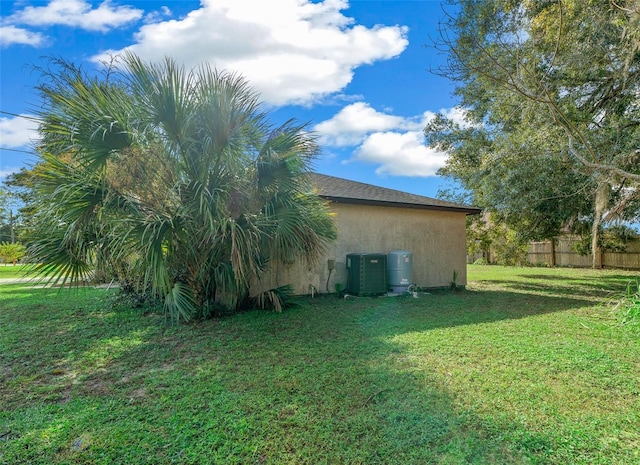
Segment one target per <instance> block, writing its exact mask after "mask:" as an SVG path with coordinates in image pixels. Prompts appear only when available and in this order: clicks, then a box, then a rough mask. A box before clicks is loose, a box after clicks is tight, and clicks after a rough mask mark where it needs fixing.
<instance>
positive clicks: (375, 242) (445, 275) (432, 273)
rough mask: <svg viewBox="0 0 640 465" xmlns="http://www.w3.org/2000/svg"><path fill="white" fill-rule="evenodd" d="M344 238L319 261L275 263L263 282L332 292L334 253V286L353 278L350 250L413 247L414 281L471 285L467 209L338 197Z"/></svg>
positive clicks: (339, 224) (337, 218) (298, 291)
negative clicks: (373, 203) (362, 202)
mask: <svg viewBox="0 0 640 465" xmlns="http://www.w3.org/2000/svg"><path fill="white" fill-rule="evenodd" d="M331 210H332V211H333V212H334V214H335V222H336V227H337V230H338V239H337V240H336V241H335V243H333V244H331V245H330V246H329V247H328V248H327V251H326V253H325V254H324V257H323V258H322V259H321V260H320V261H319V262H318V263H316V264H307V263H296V264H292V265H282V264H280V265H274V267H273V269H272V270H271V272H270V273H268V274H267V276H265V279H264V280H263V282H262V283H261V285H260V286H259V287H260V288H262V289H269V288H272V287H276V286H281V285H285V284H291V285H292V286H293V287H294V290H295V292H296V294H308V293H310V291H311V286H313V287H314V288H315V289H316V290H317V291H319V292H322V293H324V292H326V288H327V277H328V274H329V270H328V267H327V260H328V259H335V262H336V264H335V270H334V271H333V273H332V274H331V277H330V279H329V285H328V288H329V292H334V291H335V287H334V285H335V283H341V284H342V285H343V287H344V285H345V284H346V281H347V270H346V263H345V260H346V255H347V254H350V253H384V254H387V253H389V252H392V251H394V250H407V251H410V252H412V254H413V281H414V282H415V283H416V284H417V285H418V286H421V287H443V286H449V284H450V283H451V280H452V277H453V272H454V270H455V271H457V273H458V277H457V284H459V285H466V283H467V265H466V242H465V214H464V213H455V212H442V211H433V210H422V209H413V208H395V207H379V206H367V205H352V204H338V203H332V204H331Z"/></svg>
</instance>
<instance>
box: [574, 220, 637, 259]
mask: <svg viewBox="0 0 640 465" xmlns="http://www.w3.org/2000/svg"><path fill="white" fill-rule="evenodd" d="M639 237H640V236H639V235H638V233H637V232H636V231H635V230H634V229H632V228H630V227H629V226H625V225H615V226H610V227H608V228H601V229H600V232H599V234H598V239H597V241H598V248H599V249H600V250H602V251H603V252H620V253H623V252H626V250H627V242H628V241H630V240H634V239H638V238H639ZM591 240H592V235H591V234H590V231H584V230H583V231H582V234H581V238H580V240H579V241H577V242H575V244H574V245H573V248H574V250H575V251H576V252H578V254H580V255H589V254H590V253H591Z"/></svg>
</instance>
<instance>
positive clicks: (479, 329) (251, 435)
mask: <svg viewBox="0 0 640 465" xmlns="http://www.w3.org/2000/svg"><path fill="white" fill-rule="evenodd" d="M469 275H470V283H469V285H468V287H467V290H466V291H460V292H437V293H432V294H429V295H422V296H420V297H419V298H417V299H413V298H407V299H401V298H353V299H348V300H344V299H342V300H340V299H337V298H328V297H325V298H316V299H313V300H312V299H309V298H306V299H303V301H302V305H301V306H300V307H299V308H297V309H293V310H287V311H285V312H283V313H281V314H277V313H270V312H250V313H246V314H242V315H237V316H234V317H230V318H224V319H217V320H210V321H206V322H203V323H198V324H190V325H183V326H170V325H168V324H166V323H165V322H164V320H163V319H162V317H160V316H157V315H155V314H153V313H147V314H145V313H143V312H141V311H140V310H130V309H127V308H124V307H120V306H117V305H115V304H114V303H113V299H112V296H113V295H114V291H113V290H110V291H107V290H104V289H89V290H80V291H79V292H78V293H68V292H66V291H63V292H62V293H59V292H58V291H51V290H43V289H35V288H29V287H27V286H26V285H17V284H12V285H8V284H0V405H1V406H2V407H1V408H0V463H2V464H22V463H24V464H50V463H59V464H62V463H64V464H112V463H114V464H117V463H121V464H169V463H175V464H207V463H211V464H214V463H215V464H232V463H237V464H469V463H471V464H589V465H591V464H621V465H622V464H625V465H628V464H636V463H640V356H639V355H640V331H638V329H637V328H633V327H629V326H626V327H622V326H621V325H620V324H619V320H618V319H617V317H616V315H615V313H613V311H612V309H611V306H610V305H607V302H610V301H611V299H612V297H613V296H615V295H619V294H621V293H622V292H623V291H624V288H625V285H626V283H627V282H628V281H629V280H630V279H631V278H632V277H634V276H635V275H634V274H633V273H628V272H622V271H605V272H595V271H591V270H575V269H546V268H502V267H480V266H470V267H469Z"/></svg>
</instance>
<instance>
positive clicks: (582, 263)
mask: <svg viewBox="0 0 640 465" xmlns="http://www.w3.org/2000/svg"><path fill="white" fill-rule="evenodd" d="M579 240H580V239H579V238H578V237H574V236H562V237H557V238H555V239H554V240H552V241H542V242H531V243H529V251H528V253H527V262H529V263H530V264H532V265H547V266H575V267H591V266H592V264H593V259H592V257H593V256H592V254H589V255H580V254H578V252H576V251H575V248H574V244H575V243H576V242H578V241H579ZM596 260H597V262H596V263H597V264H598V266H599V267H602V268H622V269H627V270H639V269H640V241H629V242H628V243H627V250H626V251H625V252H606V251H604V252H600V253H599V254H598V256H596Z"/></svg>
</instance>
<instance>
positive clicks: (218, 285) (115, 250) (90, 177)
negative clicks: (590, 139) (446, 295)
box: [11, 54, 335, 320]
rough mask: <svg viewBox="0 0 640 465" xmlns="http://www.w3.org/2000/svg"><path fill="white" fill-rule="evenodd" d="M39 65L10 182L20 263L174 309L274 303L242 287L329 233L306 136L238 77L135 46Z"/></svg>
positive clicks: (180, 313)
mask: <svg viewBox="0 0 640 465" xmlns="http://www.w3.org/2000/svg"><path fill="white" fill-rule="evenodd" d="M40 71H41V72H42V83H41V85H40V86H39V88H38V90H39V92H40V94H41V97H42V106H41V108H40V109H39V110H38V112H37V116H38V117H39V118H40V120H41V123H40V128H39V130H40V133H41V136H42V139H41V142H40V144H39V146H38V148H37V152H38V155H39V161H38V163H37V164H36V165H35V166H34V167H33V168H32V169H31V170H23V171H22V172H21V173H19V174H18V175H17V176H14V177H13V178H12V180H11V182H13V183H14V186H15V187H16V188H18V189H19V190H20V189H21V193H22V195H23V199H22V200H23V202H24V205H25V206H24V209H25V211H24V213H25V215H23V220H24V221H23V222H22V231H21V235H22V237H24V238H25V239H26V242H27V244H28V246H29V249H28V252H29V260H30V261H32V262H34V263H37V264H38V265H37V269H38V271H39V272H41V273H46V274H53V276H54V279H55V281H56V282H60V283H65V284H77V283H80V282H82V281H84V280H86V279H89V278H90V277H95V276H96V274H98V275H101V277H102V278H103V279H107V280H108V279H115V280H117V281H118V282H119V283H120V285H121V286H122V289H123V290H125V291H127V292H129V293H131V294H132V295H134V296H137V298H139V299H142V300H145V299H158V300H159V301H160V302H162V303H163V305H164V308H165V310H166V312H167V314H168V315H170V316H171V317H172V318H174V319H176V320H189V319H191V318H194V317H206V316H209V315H214V314H218V313H221V312H228V311H235V310H238V309H241V308H243V307H244V306H247V305H249V304H250V303H251V302H253V303H254V304H255V303H256V302H257V303H258V304H261V305H263V306H264V305H271V306H272V307H274V308H276V309H278V308H280V306H281V304H282V301H281V298H282V296H283V293H284V292H285V290H284V289H274V290H270V291H266V292H265V293H263V294H259V295H258V296H252V295H250V288H251V286H252V285H255V284H259V280H260V278H261V276H262V275H263V273H264V272H265V270H267V268H268V266H269V264H270V263H272V262H273V261H280V262H287V263H290V262H293V261H295V260H298V259H301V258H304V259H307V260H310V261H312V260H314V259H315V258H316V257H317V256H318V254H319V252H320V251H321V250H322V248H323V247H324V245H325V244H327V243H328V242H329V241H331V240H332V239H334V237H335V230H334V225H333V221H332V219H331V217H330V214H329V210H328V208H327V205H326V203H325V202H324V201H323V200H322V199H320V198H319V197H318V196H317V195H315V194H314V193H313V187H312V185H311V183H310V179H309V177H308V173H309V171H310V169H311V163H312V161H313V159H314V157H315V156H316V155H317V153H318V146H317V144H316V141H315V139H314V137H313V136H312V135H311V134H309V133H308V132H307V131H306V129H305V126H304V125H301V124H297V123H296V122H295V121H288V122H286V123H285V124H283V125H281V126H278V127H274V126H273V125H272V124H271V123H270V122H269V120H268V115H267V114H266V113H265V112H264V111H263V110H262V108H261V103H260V101H259V100H258V96H257V94H256V93H255V92H254V91H253V90H252V88H251V87H250V86H249V85H248V83H247V82H246V81H245V80H244V79H242V78H241V77H240V76H237V75H235V74H231V73H224V72H218V71H216V70H213V69H210V68H209V67H207V66H204V65H203V66H201V67H199V68H196V69H192V70H185V69H184V68H182V67H180V66H178V65H177V64H176V63H175V62H174V61H173V60H171V59H166V60H165V61H164V62H162V63H157V64H149V63H145V62H143V61H142V60H140V59H139V58H138V57H137V56H135V55H133V54H127V55H124V56H122V57H120V58H119V59H118V60H117V61H116V62H114V63H108V64H105V67H104V69H103V70H102V74H97V75H90V74H87V73H86V72H84V71H83V70H82V69H80V68H78V67H76V66H74V65H73V64H71V63H67V62H65V61H61V60H52V63H51V64H50V67H49V68H47V69H41V70H40ZM252 297H254V298H255V299H256V300H255V302H254V301H252V300H251V298H252Z"/></svg>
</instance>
